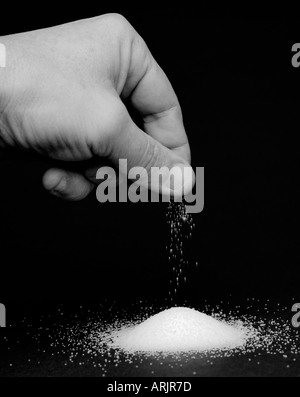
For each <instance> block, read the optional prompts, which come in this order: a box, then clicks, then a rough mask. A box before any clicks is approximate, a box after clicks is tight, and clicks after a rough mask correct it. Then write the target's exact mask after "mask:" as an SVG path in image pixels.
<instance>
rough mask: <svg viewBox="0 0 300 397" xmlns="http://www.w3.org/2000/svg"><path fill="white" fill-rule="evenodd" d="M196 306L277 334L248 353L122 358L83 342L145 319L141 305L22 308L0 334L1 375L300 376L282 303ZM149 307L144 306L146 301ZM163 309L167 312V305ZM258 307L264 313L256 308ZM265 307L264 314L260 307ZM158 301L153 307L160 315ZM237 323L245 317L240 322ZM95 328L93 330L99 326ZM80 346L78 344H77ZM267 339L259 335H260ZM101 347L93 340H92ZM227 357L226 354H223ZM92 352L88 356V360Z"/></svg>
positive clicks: (297, 337)
mask: <svg viewBox="0 0 300 397" xmlns="http://www.w3.org/2000/svg"><path fill="white" fill-rule="evenodd" d="M238 303H239V305H237V304H236V303H235V301H234V300H233V299H232V298H231V299H230V300H229V301H228V302H223V303H222V304H217V303H216V304H215V305H211V307H209V305H205V306H204V305H202V306H200V307H197V306H194V307H196V308H197V309H198V310H200V311H204V312H206V313H207V314H211V313H212V311H214V312H220V311H222V312H224V313H229V312H231V313H236V314H235V316H236V317H237V318H240V319H241V318H242V316H243V315H246V314H247V316H248V318H249V316H251V319H252V320H251V324H252V325H253V326H254V327H256V328H258V324H259V321H260V320H262V319H264V321H265V326H264V329H267V331H266V334H267V335H272V334H274V333H276V337H275V338H274V341H273V343H272V344H271V345H268V344H267V343H266V342H264V339H261V341H260V342H259V344H257V345H255V347H254V348H247V350H245V349H241V350H238V351H230V350H229V351H225V352H214V351H211V352H207V353H189V354H177V355H174V354H173V355H170V354H169V355H166V356H161V355H144V354H135V355H130V356H129V357H130V360H128V355H127V354H124V353H122V352H121V353H120V352H118V351H117V350H114V349H112V350H111V349H110V350H105V351H104V352H103V351H100V352H98V350H97V343H96V344H94V343H90V342H87V340H88V339H86V337H87V336H88V335H90V334H91V333H92V329H93V324H97V325H96V328H98V324H104V323H105V322H107V324H111V323H112V322H113V321H112V319H113V318H115V317H117V318H118V319H120V320H121V319H122V318H124V316H125V317H126V318H136V316H137V315H140V316H145V314H146V313H148V314H147V317H149V316H150V314H149V309H145V307H146V308H147V303H146V304H141V303H131V304H123V305H120V304H115V303H114V304H112V303H109V302H108V301H106V302H104V303H102V304H101V305H100V304H96V303H91V302H90V303H89V304H84V305H83V304H75V303H73V304H70V303H69V304H56V305H55V304H51V305H48V306H47V307H46V306H44V307H43V308H42V307H40V308H39V311H40V312H42V313H43V314H39V315H38V314H37V313H38V310H36V311H33V310H32V307H31V308H27V310H25V313H26V314H24V316H20V317H19V319H18V321H17V320H16V321H15V322H14V323H13V324H11V325H12V327H11V328H10V329H9V330H6V333H5V336H4V333H2V334H1V336H3V339H2V340H1V342H0V346H1V348H3V351H4V350H6V354H2V355H1V357H0V364H1V365H0V368H1V370H0V374H1V375H2V376H26V377H28V376H29V377H32V376H34V377H35V376H38V377H39V376H55V377H65V376H67V377H70V376H80V377H82V376H91V377H108V378H110V377H191V378H196V377H214V376H218V377H220V376H221V377H224V376H230V377H231V376H234V377H240V376H243V377H245V376H246V377H252V376H258V377H266V376H268V377H274V376H275V377H278V376H279V377H282V376H284V377H294V376H297V377H298V376H300V366H299V360H300V333H299V329H297V328H292V326H291V311H290V308H289V307H285V306H283V305H282V303H280V304H279V303H278V302H270V301H268V302H267V303H266V302H263V301H257V300H254V301H253V300H248V301H245V300H244V301H241V300H238ZM148 305H149V303H148ZM163 306H165V307H169V305H168V304H166V302H165V303H164V305H163ZM262 308H264V309H262ZM266 308H267V309H266ZM160 310H161V309H160V308H158V306H157V303H156V304H154V308H153V309H152V312H153V313H157V312H159V311H160ZM243 318H244V317H243ZM99 328H100V325H99ZM83 340H84V341H85V342H83V343H82V341H83ZM265 340H266V337H265ZM99 345H100V341H99ZM228 352H229V353H228ZM94 353H95V354H94Z"/></svg>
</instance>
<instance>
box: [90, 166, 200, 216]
mask: <svg viewBox="0 0 300 397" xmlns="http://www.w3.org/2000/svg"><path fill="white" fill-rule="evenodd" d="M96 179H97V180H98V181H99V185H98V187H97V190H96V197H97V200H98V201H99V202H100V203H106V202H111V203H116V202H119V203H125V202H132V203H137V202H147V203H148V202H151V203H158V202H170V201H175V202H184V203H185V205H186V211H187V213H199V212H201V211H202V210H203V208H204V167H197V168H196V170H195V172H194V171H193V169H192V167H190V166H183V165H178V166H174V167H172V168H168V167H152V168H151V169H150V171H147V170H146V169H145V168H143V167H132V168H130V169H129V168H128V164H127V160H126V159H120V160H119V167H118V171H117V172H116V171H115V169H114V168H112V167H101V168H99V169H98V171H97V175H96ZM193 184H194V189H192V187H193Z"/></svg>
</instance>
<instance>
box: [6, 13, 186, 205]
mask: <svg viewBox="0 0 300 397" xmlns="http://www.w3.org/2000/svg"><path fill="white" fill-rule="evenodd" d="M0 42H1V43H3V44H4V45H5V46H6V50H7V66H6V67H5V68H1V69H0V140H1V144H2V145H4V146H5V145H9V146H18V147H21V148H23V149H27V150H34V151H37V152H38V153H40V154H42V155H45V156H48V157H50V158H53V159H56V160H62V161H66V162H67V161H82V160H89V159H99V161H100V159H101V160H103V159H105V160H107V161H110V162H111V163H112V164H114V165H116V166H117V164H118V160H119V159H120V158H122V159H127V160H128V166H129V167H132V166H142V167H145V168H146V169H147V170H150V167H153V166H157V167H162V166H168V167H172V166H174V165H175V164H180V165H181V166H186V165H188V164H189V162H190V149H189V144H188V140H187V136H186V132H185V129H184V125H183V120H182V112H181V108H180V105H179V102H178V99H177V97H176V95H175V93H174V90H173V88H172V86H171V84H170V82H169V80H168V78H167V77H166V75H165V74H164V72H163V71H162V69H161V68H160V67H159V65H158V64H157V62H156V61H155V60H154V58H153V56H152V55H151V53H150V51H149V49H148V48H147V46H146V44H145V42H144V41H143V39H142V38H141V37H140V36H139V34H138V33H137V32H136V31H135V30H134V28H133V27H132V26H131V25H130V24H129V22H128V21H127V20H126V19H125V18H123V17H122V16H121V15H118V14H106V15H103V16H100V17H96V18H92V19H86V20H80V21H76V22H72V23H68V24H65V25H60V26H56V27H53V28H48V29H42V30H37V31H33V32H26V33H22V34H15V35H11V36H4V37H0ZM124 99H126V100H129V101H130V103H131V104H132V106H133V107H134V108H135V109H136V110H137V111H138V112H139V113H140V115H141V116H142V119H143V121H144V128H143V130H141V129H139V128H138V127H137V125H136V124H135V123H134V122H133V121H132V119H131V117H130V116H129V113H128V111H127V109H126V107H125V105H124V103H123V101H122V100H124ZM93 174H94V170H91V169H90V170H86V173H84V174H77V173H74V172H72V173H71V172H69V171H66V170H63V169H57V168H55V169H50V170H48V171H47V173H46V174H45V175H44V178H43V184H44V186H45V188H46V189H48V190H49V191H51V192H52V193H53V194H55V195H58V196H60V197H63V198H66V199H70V200H80V199H82V198H84V197H86V196H87V195H88V194H89V193H90V192H91V190H92V189H93V187H94V183H92V180H93Z"/></svg>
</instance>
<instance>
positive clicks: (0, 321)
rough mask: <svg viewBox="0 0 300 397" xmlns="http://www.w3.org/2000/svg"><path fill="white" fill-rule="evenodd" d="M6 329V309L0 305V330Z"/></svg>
mask: <svg viewBox="0 0 300 397" xmlns="http://www.w3.org/2000/svg"><path fill="white" fill-rule="evenodd" d="M2 327H6V308H5V306H4V305H3V304H2V303H0V328H2Z"/></svg>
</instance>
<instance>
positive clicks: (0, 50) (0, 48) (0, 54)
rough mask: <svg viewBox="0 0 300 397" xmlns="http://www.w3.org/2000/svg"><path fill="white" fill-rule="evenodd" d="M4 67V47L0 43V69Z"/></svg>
mask: <svg viewBox="0 0 300 397" xmlns="http://www.w3.org/2000/svg"><path fill="white" fill-rule="evenodd" d="M5 67H6V47H5V45H4V44H2V43H0V68H5Z"/></svg>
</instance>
